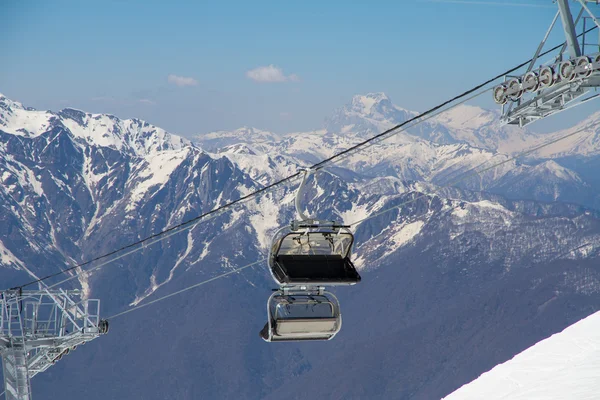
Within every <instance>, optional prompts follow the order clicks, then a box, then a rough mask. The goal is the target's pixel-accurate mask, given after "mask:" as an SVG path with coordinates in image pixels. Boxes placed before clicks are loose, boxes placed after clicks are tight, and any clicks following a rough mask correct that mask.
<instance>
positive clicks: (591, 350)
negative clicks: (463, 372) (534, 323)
mask: <svg viewBox="0 0 600 400" xmlns="http://www.w3.org/2000/svg"><path fill="white" fill-rule="evenodd" d="M599 376H600V312H599V313H595V314H593V315H590V316H589V317H587V318H585V319H583V320H581V321H579V322H577V323H575V324H573V325H572V326H569V327H568V328H566V329H565V330H564V331H562V332H560V333H557V334H555V335H552V336H551V337H549V338H548V339H545V340H542V341H541V342H539V343H537V344H535V345H534V346H532V347H530V348H529V349H527V350H525V351H524V352H522V353H520V354H517V355H516V356H515V357H514V358H512V359H511V360H510V361H507V362H505V363H504V364H501V365H498V366H496V367H494V368H493V369H492V370H491V371H489V372H486V373H485V374H483V375H481V376H480V377H479V378H477V379H476V380H474V381H473V382H471V383H468V384H466V385H464V386H463V387H461V388H460V389H458V390H457V391H455V392H454V393H452V394H451V395H449V396H448V397H445V399H446V400H480V399H487V400H494V399H512V400H531V399H544V400H553V399H555V400H562V399H578V400H579V399H580V400H585V399H589V400H593V399H597V398H598V393H599V392H600V380H598V377H599Z"/></svg>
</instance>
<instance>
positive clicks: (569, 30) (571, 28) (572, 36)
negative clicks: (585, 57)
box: [556, 0, 581, 58]
mask: <svg viewBox="0 0 600 400" xmlns="http://www.w3.org/2000/svg"><path fill="white" fill-rule="evenodd" d="M556 3H557V4H558V10H559V11H560V19H561V20H562V24H563V29H564V30H565V36H566V38H567V47H568V50H569V55H570V56H571V58H577V57H579V56H581V49H580V48H579V42H578V41H577V34H576V33H575V24H574V23H573V15H571V9H570V8H569V1H568V0H556Z"/></svg>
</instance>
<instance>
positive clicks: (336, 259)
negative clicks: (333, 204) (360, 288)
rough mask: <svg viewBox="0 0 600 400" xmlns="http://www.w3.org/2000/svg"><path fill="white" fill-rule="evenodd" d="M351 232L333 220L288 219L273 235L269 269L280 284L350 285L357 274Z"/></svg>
mask: <svg viewBox="0 0 600 400" xmlns="http://www.w3.org/2000/svg"><path fill="white" fill-rule="evenodd" d="M353 242H354V236H353V235H352V232H350V230H349V229H347V227H345V226H341V225H336V224H335V223H334V222H329V223H325V224H324V223H323V222H321V223H319V224H316V223H315V221H311V223H309V224H303V223H297V222H296V223H292V224H291V225H290V226H288V227H285V228H282V229H280V230H279V231H278V232H277V233H276V234H275V237H274V238H273V244H272V246H271V251H270V254H269V259H268V262H269V269H270V271H271V275H272V276H273V279H274V280H275V282H277V283H278V284H279V285H280V286H281V285H311V286H324V285H354V284H356V283H358V282H360V279H361V278H360V275H359V274H358V272H357V271H356V268H355V267H354V264H353V263H352V261H350V254H351V250H352V243H353Z"/></svg>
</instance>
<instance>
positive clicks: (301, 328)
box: [275, 318, 338, 336]
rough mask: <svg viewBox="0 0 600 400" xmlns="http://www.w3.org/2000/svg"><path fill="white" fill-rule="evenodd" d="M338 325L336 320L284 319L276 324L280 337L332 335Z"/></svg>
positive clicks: (276, 330)
mask: <svg viewBox="0 0 600 400" xmlns="http://www.w3.org/2000/svg"><path fill="white" fill-rule="evenodd" d="M337 323H338V321H337V319H336V318H319V319H310V318H307V319H284V320H279V321H277V322H276V324H275V332H276V334H277V335H280V336H287V335H307V336H321V335H322V334H330V333H333V332H335V331H336V329H337Z"/></svg>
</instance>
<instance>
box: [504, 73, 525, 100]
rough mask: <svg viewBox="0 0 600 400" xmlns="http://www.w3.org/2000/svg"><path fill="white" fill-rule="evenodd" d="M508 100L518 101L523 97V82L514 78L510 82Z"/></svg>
mask: <svg viewBox="0 0 600 400" xmlns="http://www.w3.org/2000/svg"><path fill="white" fill-rule="evenodd" d="M507 86H508V98H509V99H511V100H512V101H517V100H519V99H520V98H521V96H523V90H521V82H519V79H518V78H513V79H511V80H510V81H508V85H507Z"/></svg>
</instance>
